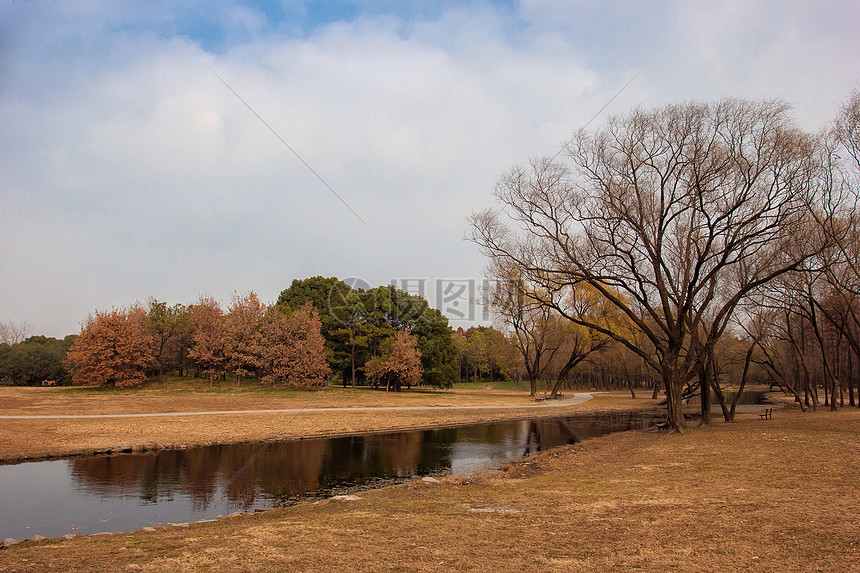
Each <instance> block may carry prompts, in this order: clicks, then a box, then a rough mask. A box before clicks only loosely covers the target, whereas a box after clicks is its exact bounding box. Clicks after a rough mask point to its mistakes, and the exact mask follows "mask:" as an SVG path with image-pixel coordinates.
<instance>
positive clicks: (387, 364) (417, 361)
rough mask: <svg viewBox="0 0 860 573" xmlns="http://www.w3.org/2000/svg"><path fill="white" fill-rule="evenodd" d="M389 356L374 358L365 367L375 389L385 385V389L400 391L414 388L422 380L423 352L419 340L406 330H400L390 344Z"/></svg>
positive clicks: (365, 371)
mask: <svg viewBox="0 0 860 573" xmlns="http://www.w3.org/2000/svg"><path fill="white" fill-rule="evenodd" d="M389 344H390V347H389V350H388V354H386V355H384V356H380V357H377V358H374V359H373V360H371V361H369V362H368V363H367V365H366V366H365V367H364V373H365V374H366V375H367V377H368V378H369V379H370V380H371V381H372V382H373V387H374V388H377V387H379V384H380V383H381V382H384V383H385V389H386V390H391V389H392V388H393V389H394V390H396V391H398V392H399V391H400V386H401V385H402V384H406V385H407V386H412V384H417V383H418V382H419V381H420V380H421V351H420V350H418V339H417V338H416V337H415V336H412V335H411V334H409V333H408V332H406V331H405V330H398V331H397V332H396V333H395V334H394V338H393V339H392V340H391V341H390V342H389Z"/></svg>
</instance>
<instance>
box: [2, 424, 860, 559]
mask: <svg viewBox="0 0 860 573" xmlns="http://www.w3.org/2000/svg"><path fill="white" fill-rule="evenodd" d="M858 435H860V411H858V410H857V409H853V408H852V409H850V410H849V409H847V408H846V409H843V410H842V411H840V412H818V413H815V414H812V413H801V412H799V411H798V410H787V411H778V412H776V413H775V414H774V418H773V420H770V421H762V420H760V419H759V418H758V416H757V415H755V414H741V415H740V416H739V421H738V422H737V423H734V424H725V423H716V424H714V425H713V426H711V427H707V428H699V429H693V430H691V431H690V432H688V433H687V434H685V435H664V434H658V433H653V432H647V431H635V432H626V433H621V434H614V435H611V436H606V437H603V438H598V439H594V440H590V441H589V442H588V443H587V445H584V444H577V445H575V446H567V447H564V448H559V449H557V450H553V451H550V452H546V453H544V454H541V455H538V456H535V457H532V458H529V459H527V460H525V461H521V462H518V463H514V464H511V465H509V466H507V467H506V468H505V471H502V472H493V473H489V474H486V475H483V476H479V477H473V478H469V479H452V478H443V479H442V480H441V481H440V482H439V483H426V482H424V481H421V480H416V481H414V482H411V483H409V484H407V485H405V486H399V487H392V488H388V489H383V490H378V491H372V492H365V493H362V494H360V496H358V497H359V498H358V499H353V500H351V501H326V502H321V503H316V504H304V505H299V506H297V507H293V508H289V509H283V510H275V511H271V512H266V513H262V514H255V515H241V516H238V517H232V518H226V519H223V520H220V521H217V522H211V523H201V524H192V525H190V526H188V527H166V528H159V529H157V530H155V531H153V532H149V533H147V532H142V531H141V532H135V533H119V534H111V535H98V536H89V537H77V538H74V539H70V540H64V539H59V540H46V541H41V542H26V543H22V544H18V545H15V546H12V547H10V548H8V549H6V550H3V551H0V570H3V571H89V570H94V569H98V570H105V571H168V570H169V571H183V570H186V571H187V570H213V571H214V570H218V571H221V570H225V571H250V570H266V571H278V570H281V571H288V570H291V571H295V570H300V571H331V570H351V571H379V570H390V571H451V570H455V571H457V570H459V571H492V570H504V571H517V570H530V571H534V570H541V571H630V570H644V571H667V570H669V571H684V572H687V571H689V572H694V571H856V570H857V567H858V561H860V513H858V511H857V507H858V505H860V479H858V476H860V440H858Z"/></svg>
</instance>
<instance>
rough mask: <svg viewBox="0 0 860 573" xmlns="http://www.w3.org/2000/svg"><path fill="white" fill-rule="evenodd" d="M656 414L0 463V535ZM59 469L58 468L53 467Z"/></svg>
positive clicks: (423, 462) (428, 469)
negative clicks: (3, 464) (23, 462)
mask: <svg viewBox="0 0 860 573" xmlns="http://www.w3.org/2000/svg"><path fill="white" fill-rule="evenodd" d="M655 415H656V414H655ZM655 415H642V414H637V415H632V414H629V413H613V414H605V415H592V416H587V417H575V418H567V419H565V421H564V422H562V421H560V420H558V419H554V418H547V419H536V420H523V421H515V422H502V423H494V424H481V425H474V426H463V427H457V428H443V429H436V430H421V431H409V432H392V433H387V434H372V435H364V436H350V437H343V438H324V439H308V440H298V441H282V442H274V443H269V444H259V443H249V444H232V445H215V446H207V447H200V448H193V449H189V450H184V451H160V452H158V453H149V454H124V455H117V456H102V457H93V458H72V459H68V460H59V461H50V462H32V463H27V464H18V465H13V466H0V482H2V483H3V495H2V497H0V536H3V537H7V536H11V537H18V538H21V537H29V536H32V535H34V534H36V533H39V534H41V535H46V536H55V535H63V534H65V533H69V532H70V531H71V527H72V526H74V527H76V528H77V529H78V530H79V531H81V532H83V533H94V532H98V531H122V530H128V529H136V528H139V527H142V526H143V525H149V524H156V523H167V522H185V521H193V520H199V519H209V518H212V517H217V516H219V515H225V514H227V513H230V512H232V511H236V510H243V511H248V510H253V509H266V508H271V507H275V506H283V505H288V504H291V503H295V502H296V501H297V500H300V499H303V498H307V497H312V496H330V495H336V494H338V493H345V492H347V491H352V490H354V489H356V488H367V487H373V486H377V485H379V484H380V483H385V482H390V481H392V480H394V481H396V480H398V479H405V478H408V477H410V476H415V475H428V474H432V473H437V472H450V473H453V474H455V475H456V474H463V473H467V472H469V471H473V470H474V469H476V468H477V469H480V468H482V467H486V466H488V465H498V464H499V463H501V462H502V461H504V460H508V459H515V458H519V457H522V456H528V455H532V454H534V453H536V452H539V451H542V450H546V449H549V448H553V447H556V446H559V445H563V444H567V443H573V442H575V441H577V440H578V439H580V438H586V437H591V436H597V435H602V434H606V433H609V432H613V431H621V430H627V429H631V428H642V427H647V426H648V425H653V422H654V419H655ZM46 464H60V465H51V466H49V465H46ZM63 465H64V466H65V467H67V468H68V471H66V472H63V471H61V470H60V469H59V468H60V467H62V466H63ZM49 469H50V471H49ZM47 489H50V491H51V492H52V494H51V495H54V496H56V499H53V500H52V499H51V495H46V494H45V492H46V490H47ZM129 502H133V503H129ZM43 514H45V515H43ZM22 529H23V531H22Z"/></svg>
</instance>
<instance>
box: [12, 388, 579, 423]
mask: <svg viewBox="0 0 860 573" xmlns="http://www.w3.org/2000/svg"><path fill="white" fill-rule="evenodd" d="M592 398H593V396H592V394H591V393H587V392H583V393H579V394H574V396H573V397H572V398H567V399H564V400H556V401H553V402H542V403H538V404H532V405H525V406H521V405H516V406H513V405H493V404H487V405H485V406H354V407H352V406H351V407H343V408H338V407H331V408H282V409H278V410H207V411H196V412H149V413H145V414H133V413H128V414H40V415H0V420H54V419H56V420H83V419H91V418H95V419H98V418H158V417H170V418H175V417H181V416H220V415H231V414H298V413H302V412H304V413H308V414H310V413H314V412H398V411H418V410H426V411H431V410H437V411H438V410H526V409H529V408H539V409H543V410H549V411H552V410H553V408H555V407H563V406H577V405H579V404H582V403H583V402H587V401H588V400H591V399H592Z"/></svg>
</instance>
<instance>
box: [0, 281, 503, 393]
mask: <svg viewBox="0 0 860 573" xmlns="http://www.w3.org/2000/svg"><path fill="white" fill-rule="evenodd" d="M9 324H12V323H9ZM13 326H18V325H13ZM10 332H11V330H10ZM15 332H16V335H15V338H14V339H12V338H11V337H10V339H9V340H8V342H11V344H8V343H6V342H4V343H0V379H3V380H6V381H7V382H11V383H14V384H21V385H35V384H41V383H42V382H44V381H50V383H51V384H54V383H57V384H76V385H83V384H88V385H93V384H95V385H99V386H104V387H114V386H129V385H134V384H138V383H140V382H142V381H144V380H146V379H148V378H152V377H155V376H158V377H162V376H164V375H165V374H174V373H175V374H178V375H180V376H183V375H185V376H194V377H202V378H206V379H208V380H209V381H210V383H213V384H214V382H215V381H216V380H226V379H227V377H228V376H229V377H230V379H235V380H236V382H237V383H240V382H241V381H242V380H243V379H246V380H255V381H259V382H260V383H263V384H273V385H283V386H289V387H294V388H316V387H319V386H322V385H324V384H327V383H332V382H334V383H340V384H342V385H343V386H348V385H351V386H359V385H371V386H373V387H376V388H385V389H390V390H400V388H401V387H403V386H404V385H405V386H412V385H416V384H426V385H431V386H439V387H442V386H450V385H451V384H453V383H454V382H457V381H458V380H462V379H466V380H469V379H473V380H474V379H479V380H493V379H501V378H510V376H512V375H514V371H515V370H516V365H515V364H512V363H511V362H510V360H509V359H506V358H503V357H501V358H500V357H499V356H501V355H502V354H504V353H505V352H507V353H508V355H510V351H511V346H510V344H509V342H508V340H507V338H506V337H505V336H504V335H503V334H502V333H500V332H499V331H496V330H495V329H493V328H492V327H480V328H477V329H476V328H472V329H469V330H468V331H463V330H462V329H459V330H458V331H457V332H454V331H452V329H451V327H450V326H449V325H448V319H447V318H446V317H445V316H444V315H443V314H442V313H441V312H440V311H438V310H436V309H433V308H430V306H429V304H428V302H427V300H426V299H424V298H422V297H419V296H415V295H412V294H409V293H406V292H404V291H401V290H399V289H396V288H395V287H393V286H390V285H386V286H379V287H375V288H367V289H363V288H358V287H356V286H349V285H347V284H346V283H344V282H343V281H341V280H340V279H338V278H336V277H329V278H326V277H311V278H307V279H296V280H294V281H293V282H292V284H291V285H290V287H289V288H287V289H285V290H284V291H282V292H281V293H280V296H279V297H278V299H277V301H276V302H275V303H273V304H269V305H267V304H264V303H263V302H262V301H260V299H259V297H258V296H257V295H256V294H255V293H254V292H251V293H248V294H244V295H240V294H239V293H234V294H233V296H232V300H231V302H230V304H229V305H228V307H227V308H226V309H224V308H223V307H222V306H221V304H220V303H219V302H218V301H217V300H215V299H213V298H212V297H201V298H200V299H199V300H198V301H197V302H195V303H193V304H189V305H184V304H174V305H170V304H168V303H167V302H164V301H160V300H157V299H155V298H151V299H150V300H149V301H148V304H147V305H146V306H143V305H140V304H133V305H131V306H128V307H122V308H113V309H111V310H104V311H101V310H97V311H95V312H94V313H92V314H91V315H90V316H88V318H87V320H86V321H85V322H84V324H83V325H82V327H81V331H80V333H79V334H77V335H70V336H68V337H66V339H65V340H62V341H60V340H56V339H49V338H46V337H40V336H36V337H29V338H26V332H24V331H22V330H21V329H20V328H19V329H17V330H15Z"/></svg>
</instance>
